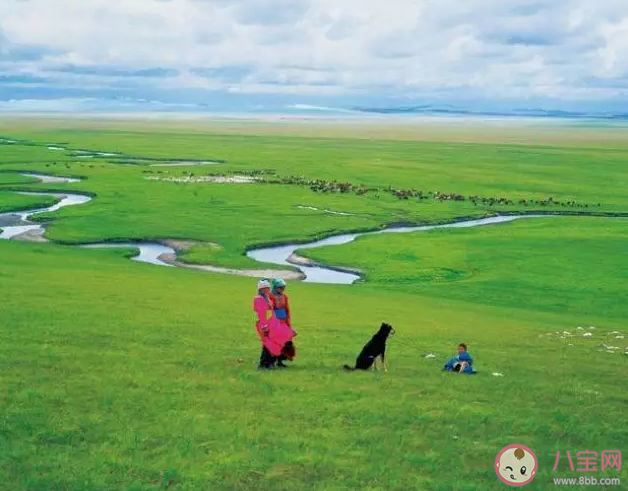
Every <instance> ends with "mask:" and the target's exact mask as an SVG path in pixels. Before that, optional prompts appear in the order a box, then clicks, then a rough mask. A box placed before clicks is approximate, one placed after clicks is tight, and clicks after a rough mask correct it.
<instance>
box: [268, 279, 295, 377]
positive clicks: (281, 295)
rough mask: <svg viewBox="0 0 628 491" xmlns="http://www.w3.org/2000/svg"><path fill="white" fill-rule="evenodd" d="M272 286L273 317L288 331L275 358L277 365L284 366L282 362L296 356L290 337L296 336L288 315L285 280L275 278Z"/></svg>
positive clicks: (288, 304)
mask: <svg viewBox="0 0 628 491" xmlns="http://www.w3.org/2000/svg"><path fill="white" fill-rule="evenodd" d="M271 287H272V306H273V312H274V314H275V317H276V318H277V320H278V321H279V324H280V325H281V326H282V327H283V328H284V329H285V332H289V333H290V335H289V339H288V341H287V342H286V343H285V345H284V347H283V349H282V351H281V355H280V356H279V357H278V358H277V366H278V367H280V368H285V367H287V365H286V364H285V363H284V361H286V360H293V359H294V357H295V356H296V349H295V347H294V343H293V342H292V339H293V338H294V336H296V334H297V333H296V332H295V331H294V329H292V318H291V315H290V303H289V300H288V295H286V282H285V281H284V280H283V279H281V278H275V279H274V280H272V282H271Z"/></svg>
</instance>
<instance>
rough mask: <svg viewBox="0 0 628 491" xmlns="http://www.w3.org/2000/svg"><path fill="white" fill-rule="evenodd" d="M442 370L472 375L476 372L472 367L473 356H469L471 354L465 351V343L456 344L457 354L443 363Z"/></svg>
mask: <svg viewBox="0 0 628 491" xmlns="http://www.w3.org/2000/svg"><path fill="white" fill-rule="evenodd" d="M443 370H445V371H446V372H458V373H465V374H467V375H474V374H475V373H476V371H475V368H473V358H471V355H470V354H469V352H468V351H467V345H466V344H465V343H460V344H459V345H458V354H457V355H456V356H454V357H453V358H451V359H450V360H449V361H448V362H447V363H445V366H444V367H443Z"/></svg>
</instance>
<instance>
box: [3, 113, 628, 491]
mask: <svg viewBox="0 0 628 491" xmlns="http://www.w3.org/2000/svg"><path fill="white" fill-rule="evenodd" d="M71 126H72V125H70V124H68V125H66V127H64V125H63V124H62V123H57V124H55V125H52V124H50V125H46V124H44V123H40V124H39V125H35V126H33V128H32V129H29V128H26V127H16V128H14V129H13V130H11V128H5V129H3V130H2V132H1V133H2V134H3V135H4V136H6V137H9V138H14V139H24V140H28V141H29V142H31V145H15V144H12V145H1V144H0V171H2V172H0V210H2V209H15V208H16V207H17V206H24V207H27V206H35V205H36V204H37V203H41V202H42V201H45V200H46V199H47V198H42V197H33V196H24V195H17V194H15V193H13V192H11V191H13V190H43V189H45V190H56V191H60V192H63V191H74V192H81V193H86V194H90V195H92V196H93V197H94V199H93V200H92V201H91V202H90V203H88V204H85V205H81V206H75V207H69V208H65V209H62V210H60V211H59V212H56V213H54V214H48V215H47V216H45V217H43V218H44V219H45V220H52V221H50V223H49V224H48V227H47V232H46V237H48V238H49V239H51V240H53V241H55V242H60V243H62V244H66V245H59V244H29V243H19V242H15V241H0V295H1V299H0V301H1V302H0V305H1V307H0V309H1V310H0V312H1V314H2V323H1V324H0V326H1V327H0V333H1V335H2V343H0V370H2V375H3V376H2V377H0V483H1V484H0V489H7V490H21V489H28V490H42V491H43V490H46V491H48V490H57V489H59V490H118V489H124V490H152V489H175V490H176V489H180V490H198V489H207V490H223V489H224V490H262V489H263V490H265V489H275V490H293V489H302V490H325V491H327V490H351V489H363V490H399V491H407V490H426V491H432V490H436V491H451V490H454V491H463V490H464V491H466V490H493V489H495V490H498V489H504V487H505V486H504V485H503V484H502V483H501V482H500V481H499V480H498V479H497V477H496V476H495V472H494V470H493V461H494V459H495V455H496V454H497V452H498V451H499V450H500V449H501V448H502V447H504V446H505V445H508V444H511V443H521V444H524V445H527V446H528V447H530V448H532V449H533V450H534V451H535V452H536V454H537V457H538V459H539V463H540V469H539V475H538V476H537V477H536V478H535V480H534V481H533V482H532V483H531V484H530V485H528V486H527V487H526V489H531V490H543V489H548V488H550V487H551V486H553V485H552V484H551V478H552V477H580V476H581V475H582V473H576V472H573V473H572V472H571V471H570V470H569V468H568V467H566V466H564V465H563V466H561V468H560V472H556V473H554V472H552V467H553V465H554V460H555V457H556V452H557V451H559V450H560V451H561V455H564V454H565V452H566V451H567V450H570V451H571V453H572V454H575V453H576V452H578V451H584V450H586V449H589V450H594V451H597V452H601V451H602V450H604V449H621V450H624V451H625V450H627V448H626V447H627V445H626V443H627V442H628V427H627V426H626V425H625V408H626V403H628V398H627V397H626V394H625V380H626V376H627V375H628V368H627V365H626V363H628V356H625V355H624V354H623V348H624V346H627V345H628V344H626V343H627V341H626V340H618V339H615V338H614V336H610V335H608V333H609V332H610V331H615V330H617V331H621V332H623V333H625V334H628V328H627V327H626V324H625V323H626V319H627V318H628V315H627V314H628V307H627V306H626V302H625V298H626V294H627V293H628V270H627V269H626V268H627V266H626V261H625V259H624V256H625V243H626V238H627V234H628V220H625V219H613V218H606V217H588V218H587V217H551V218H550V217H544V218H538V219H537V218H535V219H528V220H521V221H516V222H513V223H509V224H502V225H494V226H489V227H485V228H477V229H458V230H455V229H449V230H438V231H432V232H420V233H413V234H386V235H381V236H369V237H363V238H360V239H358V240H357V241H356V242H355V243H352V244H348V245H344V246H339V247H329V248H324V249H318V250H305V251H303V252H302V254H303V255H306V256H308V257H312V258H314V259H316V260H319V261H324V262H326V263H329V264H335V265H346V266H352V267H358V268H360V269H362V270H363V271H364V272H365V275H366V276H365V278H364V280H363V281H361V282H359V283H358V284H356V285H352V286H335V285H313V284H306V283H299V282H291V283H290V285H289V292H290V293H291V302H292V308H293V310H294V321H295V327H296V329H297V331H298V332H299V336H298V337H297V339H296V344H297V350H298V358H297V360H296V361H295V363H294V365H293V366H292V367H291V368H289V369H288V370H285V371H274V372H268V373H263V372H257V371H255V370H254V368H255V365H256V359H257V357H258V356H259V341H258V340H257V338H256V335H255V332H254V328H253V315H252V312H251V300H252V296H253V294H254V290H255V288H254V286H255V280H254V279H252V278H242V277H236V276H227V275H218V274H210V273H201V272H198V271H191V270H184V269H178V268H159V267H155V266H151V265H147V264H140V263H135V262H130V261H129V259H128V258H129V256H130V255H131V254H132V251H130V250H85V249H80V248H76V247H72V246H71V245H67V244H76V243H82V242H94V241H100V240H120V241H123V240H128V239H166V238H178V239H189V240H197V241H201V242H206V243H207V242H209V243H214V244H217V245H214V246H212V245H203V246H199V247H197V248H195V249H192V250H191V251H190V252H189V253H188V254H187V256H186V260H188V261H194V262H204V263H210V264H216V265H224V266H230V267H257V266H258V265H257V263H255V262H253V261H252V260H250V259H248V258H246V257H245V256H244V255H243V253H244V251H245V250H246V249H247V248H249V247H251V246H253V245H255V244H267V243H275V242H283V241H289V240H301V241H305V240H307V239H311V238H314V237H322V236H324V235H329V234H331V233H338V232H342V231H348V230H368V229H375V228H378V227H380V226H382V225H384V224H387V223H394V222H411V223H436V222H442V221H449V220H452V219H455V218H459V217H479V216H485V215H487V214H494V213H496V212H499V211H505V212H509V213H515V212H522V211H523V212H529V211H535V210H538V209H540V208H538V207H537V206H531V207H525V208H524V207H522V206H521V205H518V204H516V203H515V204H513V205H502V206H486V205H478V206H476V205H473V204H472V203H470V202H469V201H465V202H451V201H443V202H438V201H435V200H432V199H430V200H422V201H419V200H408V201H403V200H397V199H396V198H394V197H393V196H390V195H389V194H386V193H379V194H378V193H368V194H367V195H365V196H357V195H355V194H319V193H314V192H312V191H311V190H309V189H308V188H307V187H304V186H298V185H281V184H243V185H231V184H216V183H208V182H204V183H200V182H199V183H185V184H183V183H174V182H167V181H160V180H153V179H148V178H149V177H159V178H169V177H177V176H178V177H180V176H183V175H184V174H186V173H189V172H193V173H194V174H195V176H200V175H203V174H206V173H208V172H233V173H238V172H243V171H253V170H262V169H272V170H274V171H275V173H276V175H278V176H290V175H299V176H306V177H308V178H316V179H327V180H333V179H337V180H343V181H349V182H352V183H355V184H358V185H366V186H380V187H386V186H393V187H399V188H404V189H408V188H415V189H420V190H425V191H428V190H432V191H434V190H439V191H442V192H452V193H462V194H465V195H472V194H477V195H485V196H500V195H505V196H507V197H509V198H512V199H514V200H518V199H546V198H548V197H549V196H553V197H554V198H555V199H560V200H576V201H578V202H583V203H590V204H593V203H595V204H597V203H599V204H600V205H601V206H599V207H597V206H595V207H591V208H590V209H589V211H592V212H595V213H607V214H612V213H626V212H628V198H627V197H626V195H625V189H626V188H627V185H628V172H626V171H627V169H626V164H625V158H626V152H627V150H625V149H623V148H622V146H621V145H620V144H615V145H610V146H600V145H599V143H592V144H591V145H590V146H587V145H586V144H585V143H583V142H582V141H580V142H579V144H578V145H577V146H575V145H571V144H568V143H564V144H562V145H560V144H554V145H553V146H549V145H546V144H545V145H540V144H530V145H510V144H498V143H491V144H488V143H482V142H476V143H456V142H434V141H399V140H392V139H381V140H367V139H360V138H350V137H348V136H345V137H343V138H337V139H334V138H330V137H325V138H323V137H320V136H319V135H315V136H312V137H307V136H286V135H281V134H275V135H272V134H266V135H251V134H243V133H246V131H245V130H243V131H242V132H241V133H239V134H238V133H233V134H232V133H226V132H220V131H219V130H216V131H209V130H206V131H190V130H189V129H187V130H183V129H173V130H171V131H168V130H166V129H163V128H160V129H158V130H157V129H151V128H143V127H141V126H140V125H138V127H137V128H135V129H132V128H129V127H128V126H125V127H121V128H115V127H110V128H107V129H102V128H89V125H85V129H82V130H79V129H76V128H73V127H71ZM50 143H63V144H69V145H70V146H71V147H72V148H75V149H93V150H99V151H107V152H123V153H126V154H129V155H134V156H138V157H141V156H144V157H157V158H163V159H177V158H199V159H212V158H216V159H224V160H227V161H228V162H227V163H226V164H221V165H216V166H206V167H194V168H192V167H191V168H155V167H148V165H146V164H142V165H133V166H125V165H122V164H121V163H120V162H119V161H116V159H110V158H94V159H89V160H90V161H89V162H88V161H81V160H80V159H76V158H74V157H72V156H71V155H70V153H69V152H60V151H59V152H51V151H49V150H46V148H45V145H47V144H50ZM25 170H28V171H31V172H35V171H37V172H44V173H48V174H54V175H62V176H75V177H82V178H84V180H83V181H81V182H78V183H71V184H35V183H33V182H32V181H30V182H29V179H27V178H22V177H21V176H19V174H18V172H20V171H25ZM378 196H379V197H378ZM19 200H25V201H19ZM28 200H30V201H28ZM299 205H301V206H312V207H317V208H320V209H321V210H322V209H331V210H335V211H342V212H349V213H353V215H351V216H344V215H343V216H339V215H330V214H327V213H324V212H323V211H318V212H317V211H312V210H305V209H301V208H298V206H299ZM3 207H4V208H3ZM556 210H558V211H565V210H561V209H559V208H556V207H549V208H548V207H545V208H542V211H556ZM569 211H572V212H573V211H577V210H569ZM580 211H582V210H580ZM382 321H388V322H390V323H392V324H393V325H394V326H395V328H396V329H397V332H398V334H397V336H396V337H395V338H393V339H392V340H391V341H390V345H389V357H390V360H389V363H390V370H389V372H387V373H382V372H374V373H344V372H342V370H340V367H341V365H342V364H343V363H350V362H351V361H352V360H353V359H354V358H355V356H356V355H357V353H358V351H359V350H360V348H361V347H362V345H363V344H364V343H365V342H366V341H367V339H368V338H369V336H370V335H371V334H372V332H373V331H374V330H375V329H376V328H377V327H378V325H379V323H380V322H382ZM590 325H591V326H596V328H597V329H596V330H595V331H594V335H593V337H592V338H584V337H582V336H581V335H580V333H578V331H577V330H576V326H590ZM563 330H568V331H572V332H574V333H576V335H575V336H574V337H573V338H568V339H560V338H559V337H557V336H555V335H554V336H547V335H546V334H547V333H548V332H552V333H555V332H556V331H559V332H562V331H563ZM603 340H604V341H605V342H607V343H609V344H615V345H617V346H620V347H621V350H620V351H619V352H617V353H613V354H611V353H607V352H605V351H600V350H599V344H600V342H601V341H603ZM461 341H466V342H467V343H469V345H470V349H471V353H472V354H473V356H474V358H475V359H476V362H477V368H478V370H479V371H480V374H479V375H478V376H476V377H461V376H457V375H447V374H443V373H442V372H441V371H440V367H441V366H442V363H443V362H444V361H445V359H446V358H447V356H449V355H451V354H452V353H453V352H454V350H455V348H456V345H457V344H458V343H459V342H461ZM618 343H623V344H618ZM429 351H434V352H435V353H436V354H437V358H435V359H430V358H427V359H426V358H423V357H422V356H421V355H422V354H424V353H427V352H429ZM493 372H499V373H503V374H504V376H503V377H494V376H492V373H493ZM595 476H596V477H598V478H599V477H620V478H621V479H622V480H623V481H624V482H628V471H627V470H626V468H625V467H624V469H623V470H622V471H621V472H616V471H614V470H607V471H605V472H604V473H596V474H595ZM574 489H585V487H584V486H583V487H580V488H579V487H578V486H576V487H574ZM609 489H610V487H609Z"/></svg>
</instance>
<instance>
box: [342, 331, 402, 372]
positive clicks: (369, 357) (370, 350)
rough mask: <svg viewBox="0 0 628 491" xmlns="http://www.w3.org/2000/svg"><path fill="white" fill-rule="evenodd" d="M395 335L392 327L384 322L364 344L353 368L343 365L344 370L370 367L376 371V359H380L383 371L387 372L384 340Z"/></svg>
mask: <svg viewBox="0 0 628 491" xmlns="http://www.w3.org/2000/svg"><path fill="white" fill-rule="evenodd" d="M391 334H395V330H394V329H393V326H391V325H390V324H386V323H385V322H383V323H382V325H381V326H380V328H379V331H377V332H376V333H375V335H374V336H373V337H372V338H371V340H370V341H369V342H368V343H366V345H365V346H364V348H362V351H361V352H360V354H359V355H358V357H357V359H356V360H355V367H350V366H349V365H345V366H344V368H345V370H368V369H369V368H371V367H374V368H375V369H377V363H376V361H377V358H380V359H381V364H382V365H383V366H384V370H385V371H387V370H388V364H387V363H386V340H387V339H388V336H390V335H391Z"/></svg>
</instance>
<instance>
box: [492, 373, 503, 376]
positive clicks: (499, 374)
mask: <svg viewBox="0 0 628 491" xmlns="http://www.w3.org/2000/svg"><path fill="white" fill-rule="evenodd" d="M503 376H504V374H503V373H500V372H493V377H503Z"/></svg>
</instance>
